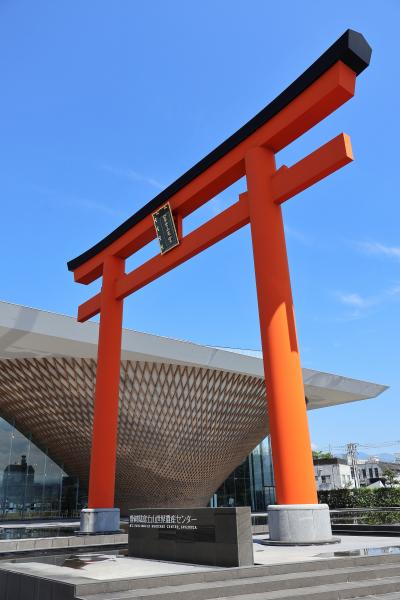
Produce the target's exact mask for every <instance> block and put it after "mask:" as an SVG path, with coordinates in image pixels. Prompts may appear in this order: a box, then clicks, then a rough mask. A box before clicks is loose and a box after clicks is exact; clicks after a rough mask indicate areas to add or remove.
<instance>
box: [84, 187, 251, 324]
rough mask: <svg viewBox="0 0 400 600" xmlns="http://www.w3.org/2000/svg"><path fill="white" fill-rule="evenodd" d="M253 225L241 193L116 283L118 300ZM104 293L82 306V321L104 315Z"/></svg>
mask: <svg viewBox="0 0 400 600" xmlns="http://www.w3.org/2000/svg"><path fill="white" fill-rule="evenodd" d="M248 222H249V208H248V203H247V194H241V196H240V198H239V201H238V202H236V203H235V204H233V205H232V206H230V207H229V208H227V209H226V210H224V211H222V212H221V213H219V215H217V216H216V217H214V218H213V219H210V220H209V221H207V223H204V225H201V226H200V227H198V228H197V229H195V230H194V231H192V232H191V233H188V235H186V236H184V238H183V239H182V241H181V243H180V244H179V246H177V247H176V248H174V250H173V251H171V252H168V253H167V254H160V255H158V256H155V257H154V258H151V259H150V260H148V261H147V262H146V263H144V264H143V265H141V266H140V267H138V268H137V269H135V270H134V271H132V272H131V273H128V274H126V275H123V276H122V277H121V278H120V279H119V280H118V281H117V282H116V289H115V294H116V297H117V298H118V299H122V298H126V296H129V294H132V293H133V292H136V291H137V290H139V289H140V288H142V287H144V286H145V285H147V284H148V283H150V282H151V281H154V280H155V279H157V277H160V276H161V275H164V274H165V273H168V271H171V269H173V268H174V267H177V266H179V265H180V264H182V263H184V262H186V261H187V260H189V259H190V258H193V256H196V254H199V253H200V252H202V251H203V250H206V249H207V248H209V247H210V246H212V245H214V244H216V243H217V242H219V241H221V240H223V239H224V238H225V237H227V236H228V235H230V234H231V233H234V232H235V231H237V230H238V229H240V228H241V227H244V225H247V223H248ZM100 303H101V294H96V296H93V298H90V300H87V301H86V302H84V303H83V304H81V305H80V307H79V309H78V321H80V322H83V321H87V320H88V319H90V318H91V317H94V316H95V315H97V314H98V313H99V312H100V306H101V304H100Z"/></svg>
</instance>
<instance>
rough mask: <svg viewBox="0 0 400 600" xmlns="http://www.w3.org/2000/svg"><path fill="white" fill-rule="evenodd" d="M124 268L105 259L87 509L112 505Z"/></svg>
mask: <svg viewBox="0 0 400 600" xmlns="http://www.w3.org/2000/svg"><path fill="white" fill-rule="evenodd" d="M124 270H125V261H124V260H123V259H121V258H118V257H115V256H110V257H107V258H106V259H105V261H104V267H103V285H102V288H101V311H100V328H99V343H98V352H97V375H96V392H95V399H94V421H93V434H92V452H91V458H90V478H89V501H88V504H89V508H113V507H114V490H115V467H116V457H117V436H118V412H119V411H118V409H119V380H120V368H121V367H120V365H121V341H122V312H123V300H116V299H115V282H116V280H117V279H118V278H119V277H120V276H121V275H123V274H124Z"/></svg>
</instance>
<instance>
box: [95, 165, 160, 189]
mask: <svg viewBox="0 0 400 600" xmlns="http://www.w3.org/2000/svg"><path fill="white" fill-rule="evenodd" d="M101 168H102V170H103V171H106V172H107V173H111V174H112V175H115V176H116V177H124V178H125V179H130V180H131V181H141V182H143V183H147V185H149V186H151V187H153V188H156V189H157V190H162V189H164V187H165V186H164V185H163V184H162V183H160V182H159V181H157V179H154V178H153V177H147V175H142V174H141V173H138V172H137V171H134V170H133V169H120V168H118V167H113V166H111V165H102V167H101Z"/></svg>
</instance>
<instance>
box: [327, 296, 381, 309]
mask: <svg viewBox="0 0 400 600" xmlns="http://www.w3.org/2000/svg"><path fill="white" fill-rule="evenodd" d="M336 295H337V297H338V299H339V300H340V302H341V303H342V304H346V305H347V306H354V307H356V308H366V307H368V306H371V304H374V300H373V299H372V298H363V297H362V296H360V294H356V293H354V292H352V293H348V294H346V293H342V292H337V293H336Z"/></svg>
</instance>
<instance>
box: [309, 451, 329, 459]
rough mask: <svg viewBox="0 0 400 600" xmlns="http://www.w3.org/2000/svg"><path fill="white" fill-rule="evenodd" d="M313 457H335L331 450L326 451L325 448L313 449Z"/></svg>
mask: <svg viewBox="0 0 400 600" xmlns="http://www.w3.org/2000/svg"><path fill="white" fill-rule="evenodd" d="M312 455H313V458H333V455H332V453H331V452H324V451H323V450H313V453H312Z"/></svg>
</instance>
